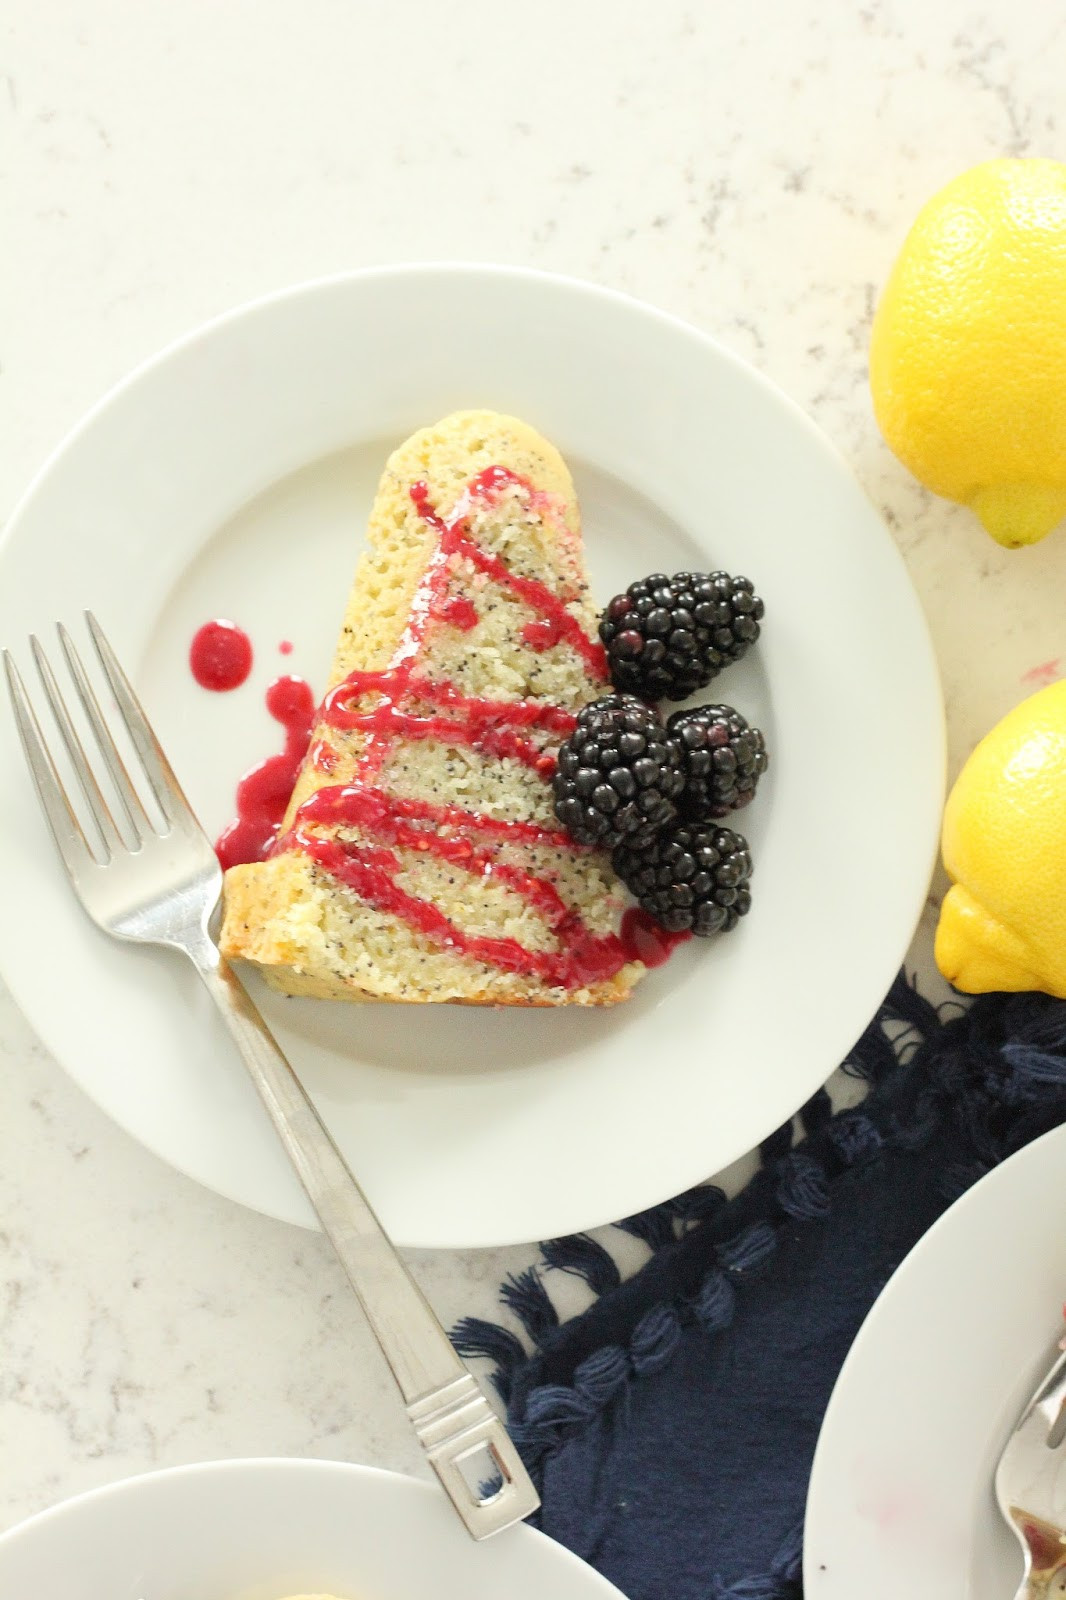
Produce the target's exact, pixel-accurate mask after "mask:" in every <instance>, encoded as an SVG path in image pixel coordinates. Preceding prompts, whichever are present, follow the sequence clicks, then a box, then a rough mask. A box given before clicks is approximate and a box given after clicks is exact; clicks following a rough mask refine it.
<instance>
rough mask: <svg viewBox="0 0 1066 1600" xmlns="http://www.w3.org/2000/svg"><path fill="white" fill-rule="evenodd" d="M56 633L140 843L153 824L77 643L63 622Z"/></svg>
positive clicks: (101, 750)
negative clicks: (105, 715) (112, 734)
mask: <svg viewBox="0 0 1066 1600" xmlns="http://www.w3.org/2000/svg"><path fill="white" fill-rule="evenodd" d="M57 631H58V633H59V642H60V644H61V645H62V646H63V654H64V655H65V656H66V658H67V666H68V667H69V668H70V672H71V676H72V678H73V679H74V686H75V688H76V689H77V691H78V695H79V698H80V699H81V703H82V705H83V706H84V707H85V714H86V716H87V717H88V719H89V721H90V723H91V724H92V730H93V733H94V734H95V735H96V742H97V744H98V745H99V747H100V754H101V755H102V756H103V758H104V762H105V764H106V766H107V770H108V772H109V773H110V774H111V781H112V783H113V784H114V785H115V790H116V792H117V794H118V797H119V800H120V801H121V803H122V808H123V810H124V811H125V813H126V817H127V819H128V821H129V825H130V827H131V828H132V829H133V836H134V838H135V840H136V841H137V843H138V844H141V843H143V840H144V833H145V830H147V829H151V827H152V825H151V823H150V822H149V821H148V817H147V814H146V812H145V809H144V806H143V805H142V804H141V799H140V796H139V795H138V793H137V791H136V789H135V788H134V787H133V784H132V783H131V781H130V775H129V773H128V772H127V771H126V767H125V764H124V762H123V760H122V757H121V756H120V755H119V753H118V746H117V745H116V743H115V741H114V739H113V738H112V736H111V730H110V728H109V727H108V725H107V723H106V722H105V721H104V714H103V712H102V711H101V710H100V702H99V701H98V700H97V698H96V691H95V690H94V688H93V686H92V684H91V683H90V682H89V678H88V674H87V673H86V671H85V668H84V667H83V666H82V663H81V657H80V656H79V654H78V652H77V650H76V649H75V647H74V641H73V639H72V638H71V637H70V634H69V633H68V632H67V630H66V628H64V626H63V624H62V623H59V625H58V629H57ZM153 831H154V830H153Z"/></svg>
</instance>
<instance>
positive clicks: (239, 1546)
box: [0, 1460, 621, 1600]
mask: <svg viewBox="0 0 1066 1600" xmlns="http://www.w3.org/2000/svg"><path fill="white" fill-rule="evenodd" d="M0 1594H3V1595H4V1596H5V1600H287V1597H288V1596H290V1595H320V1594H321V1595H331V1596H336V1597H337V1600H500V1597H501V1596H504V1595H505V1596H507V1600H546V1597H547V1596H548V1595H550V1596H551V1597H552V1600H612V1597H613V1600H621V1596H620V1595H619V1591H618V1590H617V1589H616V1588H615V1587H614V1586H613V1584H610V1583H608V1582H607V1581H606V1579H605V1578H601V1577H600V1576H599V1574H598V1573H596V1572H594V1571H593V1570H592V1568H591V1567H588V1566H586V1565H585V1563H584V1562H583V1561H579V1560H578V1558H577V1556H575V1555H572V1554H571V1553H570V1551H569V1550H565V1549H564V1548H563V1546H562V1545H559V1544H556V1543H555V1542H554V1541H553V1540H551V1539H548V1538H546V1537H545V1536H544V1535H543V1534H541V1533H537V1532H535V1531H534V1529H532V1528H527V1527H521V1526H520V1527H517V1528H508V1529H507V1530H506V1532H504V1533H501V1534H497V1535H496V1537H495V1538H493V1539H489V1540H487V1541H486V1542H485V1543H483V1544H475V1543H474V1541H473V1540H472V1539H471V1538H470V1537H469V1535H468V1534H467V1533H466V1532H465V1531H464V1529H463V1527H462V1525H461V1524H460V1522H459V1520H458V1518H457V1517H456V1515H455V1513H454V1511H453V1510H452V1508H451V1506H450V1505H449V1504H448V1502H447V1500H446V1499H445V1498H444V1496H443V1495H442V1494H441V1493H440V1491H439V1490H438V1489H437V1488H436V1487H435V1486H434V1485H432V1484H426V1483H416V1482H414V1481H413V1480H412V1479H410V1478H401V1477H400V1476H399V1475H398V1474H396V1473H393V1472H379V1471H376V1470H375V1469H374V1468H372V1467H353V1466H349V1465H348V1464H347V1463H344V1462H340V1461H286V1460H263V1461H209V1462H204V1463H201V1464H200V1465H198V1466H193V1467H176V1468H174V1469H172V1470H171V1471H169V1472H152V1473H149V1474H147V1475H146V1476H145V1477H142V1478H126V1479H124V1480H123V1482H121V1483H115V1484H110V1485H108V1487H107V1488H104V1489H94V1490H93V1491H92V1492H91V1493H89V1494H83V1495H79V1496H78V1497H77V1499H74V1500H65V1501H63V1503H62V1504H61V1505H58V1506H54V1507H53V1508H52V1509H51V1510H50V1511H44V1512H42V1513H41V1515H40V1516H36V1517H31V1518H30V1519H29V1521H28V1522H23V1523H20V1524H19V1526H18V1527H17V1528H12V1529H11V1531H10V1532H9V1533H6V1534H4V1535H3V1537H2V1538H0Z"/></svg>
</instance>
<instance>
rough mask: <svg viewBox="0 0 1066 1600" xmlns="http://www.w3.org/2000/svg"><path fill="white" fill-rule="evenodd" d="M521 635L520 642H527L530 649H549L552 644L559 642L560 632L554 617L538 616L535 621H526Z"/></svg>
mask: <svg viewBox="0 0 1066 1600" xmlns="http://www.w3.org/2000/svg"><path fill="white" fill-rule="evenodd" d="M521 637H522V643H523V644H528V646H529V648H530V649H531V650H550V649H551V647H552V645H553V644H558V643H559V640H560V639H561V638H562V632H561V630H560V628H559V624H558V622H557V621H556V619H555V618H554V617H538V618H537V620H536V622H527V623H526V625H525V627H524V628H523V629H522V635H521Z"/></svg>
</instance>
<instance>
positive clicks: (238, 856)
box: [215, 678, 315, 868]
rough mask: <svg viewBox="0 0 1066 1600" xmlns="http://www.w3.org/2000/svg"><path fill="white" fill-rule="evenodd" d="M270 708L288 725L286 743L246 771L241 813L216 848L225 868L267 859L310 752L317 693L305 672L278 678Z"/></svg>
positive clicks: (240, 788) (240, 795)
mask: <svg viewBox="0 0 1066 1600" xmlns="http://www.w3.org/2000/svg"><path fill="white" fill-rule="evenodd" d="M266 708H267V710H268V711H269V712H270V715H271V716H272V717H276V718H277V720H278V722H280V723H281V725H282V727H283V728H284V729H285V749H284V750H283V751H282V752H281V753H280V755H276V756H268V757H267V758H266V760H265V761H261V762H260V763H259V765H258V766H257V767H253V768H252V770H251V771H250V772H246V773H245V774H244V777H243V778H242V779H241V781H240V783H239V784H238V785H237V817H236V820H235V821H234V822H231V823H230V825H229V827H228V828H226V829H225V830H224V831H223V833H222V834H221V835H220V836H219V839H218V842H217V843H216V845H215V851H216V853H217V855H218V859H219V861H220V862H221V863H222V866H223V868H227V867H236V866H238V865H240V863H241V862H244V861H264V860H265V859H266V857H267V856H268V855H269V854H270V851H271V848H272V847H273V844H274V842H275V840H276V839H277V836H278V832H279V830H280V828H281V823H282V819H283V818H284V816H285V810H286V807H287V806H288V804H289V801H290V799H291V798H292V791H293V786H294V784H295V783H296V776H297V774H298V772H299V770H300V767H301V766H302V764H303V759H304V757H305V756H306V754H307V746H308V743H309V742H310V738H311V729H312V728H313V727H314V723H315V697H314V695H313V694H312V692H311V685H310V684H309V683H305V682H304V680H303V679H302V678H275V679H274V682H273V683H272V684H271V685H270V687H269V689H268V690H267V692H266Z"/></svg>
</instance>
